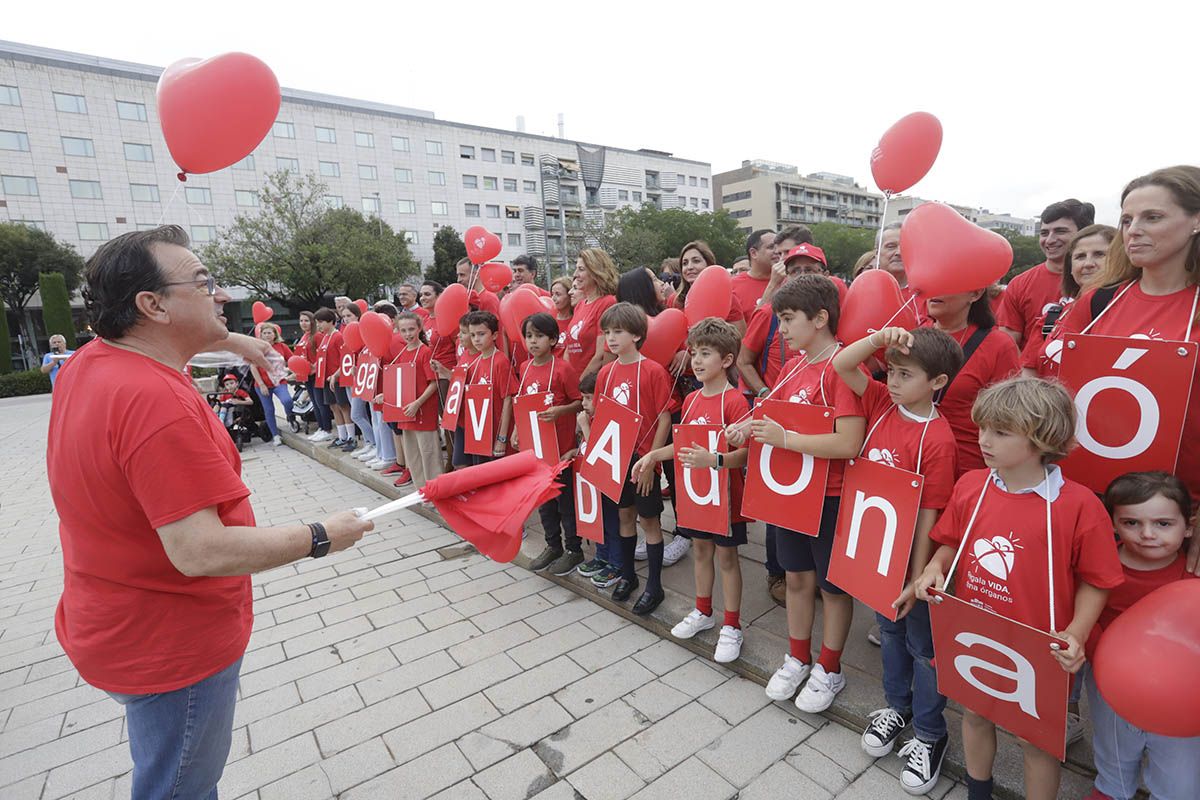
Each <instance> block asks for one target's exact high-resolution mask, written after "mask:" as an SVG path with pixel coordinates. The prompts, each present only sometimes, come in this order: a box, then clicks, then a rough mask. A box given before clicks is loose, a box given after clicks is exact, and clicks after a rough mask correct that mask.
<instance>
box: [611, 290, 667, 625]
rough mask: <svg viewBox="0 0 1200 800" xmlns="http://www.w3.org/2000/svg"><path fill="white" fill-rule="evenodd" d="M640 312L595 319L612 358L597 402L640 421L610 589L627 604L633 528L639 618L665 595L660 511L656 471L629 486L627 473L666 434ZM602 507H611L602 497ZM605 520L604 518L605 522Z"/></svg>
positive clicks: (661, 387)
mask: <svg viewBox="0 0 1200 800" xmlns="http://www.w3.org/2000/svg"><path fill="white" fill-rule="evenodd" d="M646 329H647V321H646V312H645V311H643V310H642V309H641V308H639V307H638V306H635V305H633V304H632V303H617V304H615V305H614V306H612V307H611V308H609V309H608V310H607V311H605V312H604V314H603V315H601V317H600V330H601V331H602V332H603V333H604V343H605V346H606V347H608V349H609V351H610V352H611V353H613V354H614V355H615V356H616V357H617V358H616V360H615V361H610V362H609V363H607V364H605V365H604V366H603V367H601V368H600V373H599V374H598V375H597V376H596V387H597V388H598V389H599V391H600V394H601V396H604V397H608V398H611V399H613V400H615V401H616V402H618V403H620V404H621V405H623V406H625V407H627V408H629V409H632V410H633V411H634V412H635V413H637V414H639V415H640V416H641V418H642V424H641V426H640V427H639V429H638V432H637V441H636V443H635V446H634V455H633V458H632V459H630V462H629V466H628V467H627V468H626V473H625V488H624V490H623V491H622V493H621V500H620V502H619V503H617V504H616V505H617V507H618V508H619V512H618V517H619V519H620V527H621V579H620V580H619V581H617V585H616V586H614V587H613V593H612V598H613V600H615V601H616V602H618V603H619V602H622V601H624V600H627V599H628V598H629V596H630V595H631V594H633V592H634V591H635V590H636V589H637V588H638V583H639V581H638V577H637V573H636V572H635V571H634V566H635V565H634V550H635V549H636V548H637V526H638V523H641V526H642V530H643V531H645V533H646V552H647V555H648V559H647V560H648V569H647V574H646V589H645V591H644V592H642V595H641V596H640V597H638V599H637V602H635V603H634V604H633V613H635V614H640V615H645V614H649V613H650V612H651V611H653V610H654V609H656V608H658V605H659V603H661V602H662V601H663V600H664V599H665V598H666V595H665V594H664V593H663V589H662V566H663V538H662V524H661V519H660V516H661V514H662V511H663V501H662V492H661V490H660V489H659V484H658V471H657V470H646V471H645V472H644V473H643V474H642V476H641V478H640V480H637V481H635V480H633V478H632V476H631V474H630V472H629V470H632V468H633V465H634V462H636V461H637V459H638V458H639V457H640V456H644V455H645V454H646V453H648V452H650V451H651V450H657V449H658V448H660V447H662V446H663V444H664V443H666V441H667V436H668V434H670V432H671V414H670V411H668V408H667V406H668V404H669V403H670V401H671V385H672V384H671V378H670V376H669V375H668V374H667V371H666V370H665V369H664V368H663V367H662V366H660V365H659V364H658V363H657V362H655V361H652V360H650V359H648V358H645V357H644V356H643V355H642V354H641V352H640V351H641V348H642V343H643V342H645V341H646ZM603 504H606V505H610V506H611V505H613V502H612V501H611V500H609V499H608V498H607V497H606V498H604V500H603ZM606 518H607V517H606Z"/></svg>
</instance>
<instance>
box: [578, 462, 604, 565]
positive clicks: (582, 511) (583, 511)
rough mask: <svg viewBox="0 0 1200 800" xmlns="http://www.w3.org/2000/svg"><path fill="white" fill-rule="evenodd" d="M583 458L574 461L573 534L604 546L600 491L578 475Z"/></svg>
mask: <svg viewBox="0 0 1200 800" xmlns="http://www.w3.org/2000/svg"><path fill="white" fill-rule="evenodd" d="M581 466H583V457H582V456H580V457H578V458H576V459H575V469H574V471H573V475H574V476H575V532H576V533H578V534H579V535H580V536H582V537H583V538H584V539H590V540H592V541H593V542H595V543H597V544H604V512H603V510H602V507H601V503H602V501H601V499H600V491H599V490H598V489H597V488H596V487H595V486H593V485H592V484H590V483H588V482H587V481H586V480H585V479H584V478H583V476H582V475H580V474H579V468H580V467H581Z"/></svg>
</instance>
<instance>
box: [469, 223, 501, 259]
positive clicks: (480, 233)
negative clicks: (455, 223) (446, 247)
mask: <svg viewBox="0 0 1200 800" xmlns="http://www.w3.org/2000/svg"><path fill="white" fill-rule="evenodd" d="M463 243H464V244H466V246H467V258H469V259H471V263H472V264H476V265H478V264H482V263H483V262H485V261H491V260H492V259H493V258H495V257H496V256H498V255H500V250H501V249H502V248H503V247H504V245H502V244H501V243H500V237H499V236H497V235H496V234H494V233H492V232H491V231H489V230H488V229H487V228H485V227H483V226H482V225H472V226H471V227H470V228H467V232H466V233H464V234H463Z"/></svg>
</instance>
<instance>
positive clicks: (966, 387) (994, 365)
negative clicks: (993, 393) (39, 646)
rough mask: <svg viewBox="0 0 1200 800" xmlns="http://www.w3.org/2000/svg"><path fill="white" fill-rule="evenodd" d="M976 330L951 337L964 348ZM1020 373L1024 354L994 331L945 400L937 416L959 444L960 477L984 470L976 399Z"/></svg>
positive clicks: (982, 342) (1009, 339) (967, 330)
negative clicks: (973, 410)
mask: <svg viewBox="0 0 1200 800" xmlns="http://www.w3.org/2000/svg"><path fill="white" fill-rule="evenodd" d="M976 330H977V328H976V327H975V326H974V325H968V326H967V327H966V328H964V329H963V330H961V331H957V332H955V333H952V334H950V336H951V337H952V338H953V339H954V340H955V341H956V342H958V343H959V344H960V345H965V344H966V343H967V341H968V340H969V339H970V338H971V336H972V335H974V333H975V331H976ZM1020 369H1021V354H1020V353H1019V352H1018V351H1017V345H1016V344H1015V343H1014V342H1013V340H1012V337H1011V336H1009V335H1008V334H1007V333H1005V332H1004V331H1002V330H1000V328H998V327H995V328H992V329H991V330H990V331H988V335H987V336H985V337H983V341H981V342H980V343H979V346H978V347H976V348H975V352H974V353H972V354H971V357H970V358H969V359H967V363H965V364H963V366H962V369H960V370H959V371H958V374H957V375H955V376H954V380H953V381H952V382H951V384H950V388H949V389H947V390H946V393H945V394H944V395H943V396H942V399H941V402H939V403H938V412H939V413H941V414H942V415H943V416H945V417H946V420H947V421H948V422H949V423H950V429H951V430H952V431H954V438H955V440H957V441H958V471H957V473H956V475H957V476H959V477H961V476H962V475H963V474H964V473H966V472H967V471H969V470H973V469H983V467H984V463H983V454H982V453H981V452H980V451H979V428H978V427H976V425H975V423H974V422H972V421H971V407H972V406H974V405H975V398H976V397H977V396H978V395H979V393H980V392H981V391H983V390H984V389H986V388H987V387H988V386H991V385H992V384H993V383H997V382H999V381H1002V380H1004V379H1005V378H1009V377H1012V375H1014V374H1015V373H1016V372H1018V371H1019V370H1020Z"/></svg>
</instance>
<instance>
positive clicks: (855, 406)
mask: <svg viewBox="0 0 1200 800" xmlns="http://www.w3.org/2000/svg"><path fill="white" fill-rule="evenodd" d="M825 380H826V381H827V383H826V386H827V388H828V389H829V390H830V393H831V394H832V395H833V404H832V405H833V418H834V419H835V420H838V419H841V418H842V417H865V416H866V414H865V413H864V412H863V406H862V402H861V401H860V400H859V399H858V395H856V394H855V393H854V390H853V389H851V388H850V386H849V385H848V384H847V383H846V382H845V381H844V380H842V377H841V376H840V375H838V374H837V372H835V371H834V370H833V369H832V368H830V370H829V372H827V373H826V377H825Z"/></svg>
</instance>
